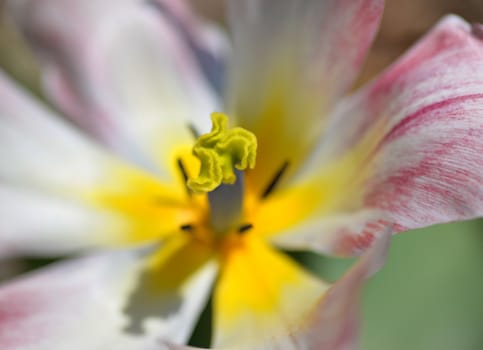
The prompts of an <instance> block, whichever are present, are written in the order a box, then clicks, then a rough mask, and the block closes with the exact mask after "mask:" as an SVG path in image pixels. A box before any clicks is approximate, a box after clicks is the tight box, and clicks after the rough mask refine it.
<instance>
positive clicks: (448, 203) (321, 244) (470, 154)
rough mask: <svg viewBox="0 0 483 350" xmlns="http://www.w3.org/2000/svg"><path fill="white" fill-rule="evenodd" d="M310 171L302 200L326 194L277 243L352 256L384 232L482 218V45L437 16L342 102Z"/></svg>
mask: <svg viewBox="0 0 483 350" xmlns="http://www.w3.org/2000/svg"><path fill="white" fill-rule="evenodd" d="M307 164H308V165H307V168H306V169H305V172H303V173H302V175H301V178H300V182H301V183H303V182H304V181H305V183H310V184H311V185H307V191H309V192H308V193H311V194H312V195H313V196H317V193H319V194H321V193H325V194H327V193H329V192H330V194H331V195H330V196H326V197H320V199H319V200H320V201H321V202H323V203H322V205H319V206H317V205H313V206H312V207H311V210H312V212H311V213H305V214H303V215H306V216H305V219H306V220H305V222H303V223H302V225H303V226H304V228H303V229H301V230H300V226H299V227H296V225H295V224H294V225H293V227H292V228H291V229H290V230H293V231H291V233H288V234H286V235H283V234H282V235H281V236H278V237H276V238H275V239H276V240H277V242H278V243H279V244H282V245H290V246H298V247H306V248H308V247H312V248H313V249H316V250H321V251H325V252H336V253H339V254H354V253H357V252H360V251H361V250H363V249H364V247H365V246H367V244H368V243H370V242H371V241H372V240H373V239H374V237H375V236H376V235H377V234H378V233H379V232H380V231H381V230H382V229H384V227H386V226H393V227H394V229H395V231H396V232H398V231H404V230H408V229H413V228H417V227H423V226H427V225H432V224H436V223H442V222H448V221H453V220H464V219H470V218H474V217H478V216H481V215H483V41H482V40H481V38H479V37H478V36H476V35H473V33H472V29H471V26H470V25H469V24H467V23H466V22H464V21H463V20H462V19H460V18H458V17H456V16H448V17H446V18H445V19H443V20H442V21H441V22H440V23H439V24H438V25H437V26H436V27H435V28H434V29H433V30H432V31H431V32H430V33H429V34H428V35H427V36H426V37H424V38H423V39H422V40H421V41H420V42H419V43H418V44H417V45H416V46H415V47H414V48H412V49H411V50H410V51H409V52H408V53H407V54H405V55H404V56H403V57H402V58H401V59H400V60H399V61H398V62H397V63H395V64H394V65H393V66H392V67H390V68H389V69H388V70H387V71H386V72H384V73H383V74H382V75H381V76H380V77H379V78H378V79H376V80H375V81H374V82H373V83H371V84H370V85H368V86H366V87H365V88H364V89H362V90H361V91H359V92H357V93H356V94H355V95H354V96H352V97H349V98H348V99H347V100H346V101H345V102H344V103H343V104H341V106H340V109H338V111H337V112H336V114H335V115H334V119H333V120H332V123H331V126H330V127H329V128H328V131H327V134H326V135H325V137H324V138H323V140H322V142H321V144H320V147H319V149H318V150H317V152H316V153H315V154H314V156H313V158H312V159H310V161H309V162H308V163H307ZM334 164H335V165H334ZM333 169H338V170H337V171H333ZM331 173H333V174H335V175H330V174H331ZM337 174H339V175H337ZM325 178H331V180H330V181H328V182H324V181H322V180H323V179H325ZM321 179H322V180H321ZM329 185H330V186H329ZM301 186H303V185H301ZM317 191H318V192H317ZM300 200H301V197H300ZM327 203H331V204H327ZM279 210H280V208H279ZM303 215H302V216H303ZM317 216H318V218H317ZM344 220H345V221H346V223H344ZM299 221H300V222H302V221H303V220H299ZM297 229H298V230H297ZM300 232H301V233H300Z"/></svg>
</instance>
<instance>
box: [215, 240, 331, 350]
mask: <svg viewBox="0 0 483 350" xmlns="http://www.w3.org/2000/svg"><path fill="white" fill-rule="evenodd" d="M231 249H232V250H231V251H230V252H228V253H227V254H226V257H225V258H224V259H223V260H222V261H221V263H220V266H221V274H220V277H219V280H218V283H217V285H216V287H215V292H214V316H213V317H214V344H213V345H214V346H215V347H220V348H230V346H234V345H236V346H237V347H238V346H239V347H243V346H246V347H247V348H253V347H254V346H255V345H257V344H260V343H265V342H268V341H269V339H270V338H272V337H281V336H283V335H284V334H285V333H286V332H289V331H290V330H291V327H292V326H293V325H294V323H297V322H299V321H300V320H301V319H302V318H303V317H304V316H306V314H307V313H308V312H309V311H310V310H311V309H312V308H313V307H314V306H315V305H316V304H317V302H318V300H319V299H320V298H321V297H322V296H323V295H324V293H325V291H326V290H327V289H328V287H329V286H328V285H327V284H325V283H323V282H322V281H319V280H318V279H317V278H315V277H313V276H311V275H309V274H308V273H306V272H304V271H303V270H302V269H301V268H300V267H299V266H298V265H296V264H295V263H294V262H293V261H291V260H290V259H289V258H288V257H286V256H284V255H283V254H281V253H278V252H276V251H275V250H273V249H272V248H270V247H269V246H268V245H266V243H265V242H262V241H259V240H258V238H256V237H254V236H246V237H245V238H244V239H243V240H242V241H241V242H239V245H238V246H236V247H234V248H231Z"/></svg>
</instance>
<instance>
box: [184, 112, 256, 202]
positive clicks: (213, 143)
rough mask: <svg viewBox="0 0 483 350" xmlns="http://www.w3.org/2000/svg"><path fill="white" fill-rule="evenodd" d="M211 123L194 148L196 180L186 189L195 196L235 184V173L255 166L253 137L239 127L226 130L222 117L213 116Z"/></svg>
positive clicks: (217, 114) (190, 181) (223, 115)
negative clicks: (209, 128)
mask: <svg viewBox="0 0 483 350" xmlns="http://www.w3.org/2000/svg"><path fill="white" fill-rule="evenodd" d="M211 121H212V123H213V126H212V128H211V132H210V133H208V134H204V135H201V136H200V137H199V138H198V140H197V141H196V144H195V146H194V147H193V155H195V156H196V157H197V158H198V159H199V160H200V162H201V168H200V173H199V175H198V177H197V178H196V179H189V180H188V187H189V188H190V189H191V190H193V191H194V192H198V193H206V192H211V191H213V190H214V189H216V188H217V187H218V186H220V185H221V184H234V183H235V182H236V175H235V169H237V170H245V169H247V168H253V167H254V166H255V158H256V151H257V139H256V137H255V135H254V134H253V133H251V132H249V131H248V130H245V129H243V128H240V127H235V128H231V129H229V128H228V117H227V116H226V115H225V114H223V113H212V114H211Z"/></svg>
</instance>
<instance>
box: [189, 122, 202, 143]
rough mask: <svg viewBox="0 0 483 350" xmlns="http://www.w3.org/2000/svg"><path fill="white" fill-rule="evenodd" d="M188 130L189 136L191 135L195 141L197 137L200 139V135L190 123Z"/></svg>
mask: <svg viewBox="0 0 483 350" xmlns="http://www.w3.org/2000/svg"><path fill="white" fill-rule="evenodd" d="M188 129H189V130H190V132H191V135H193V138H194V139H195V140H196V139H198V137H200V133H199V132H198V130H196V128H195V126H194V125H193V124H191V123H189V124H188Z"/></svg>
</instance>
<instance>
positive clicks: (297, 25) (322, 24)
mask: <svg viewBox="0 0 483 350" xmlns="http://www.w3.org/2000/svg"><path fill="white" fill-rule="evenodd" d="M382 7H383V1H381V0H355V1H354V0H349V1H346V0H343V1H335V0H330V1H318V0H302V1H288V0H281V1H272V0H249V1H238V0H232V1H230V10H231V11H230V14H231V16H230V20H231V21H230V23H231V27H232V32H233V45H234V50H233V51H234V52H233V61H232V62H231V64H232V66H231V67H230V71H229V74H230V76H229V82H228V93H227V105H228V112H229V113H231V114H233V115H234V116H236V118H237V121H238V123H239V124H240V125H241V126H243V127H245V128H247V129H248V130H250V131H253V132H254V133H255V134H256V135H257V137H258V140H259V148H258V159H259V161H258V163H257V167H256V168H255V169H254V171H253V172H252V173H251V175H250V176H248V178H247V182H248V184H249V186H252V187H253V188H254V190H255V191H256V192H257V193H261V192H262V191H263V188H264V187H265V186H267V185H268V183H269V182H270V179H271V178H272V177H273V176H274V174H275V173H276V172H277V171H278V170H279V168H280V167H281V166H282V164H284V163H285V162H287V161H288V162H289V163H290V167H289V171H290V172H291V171H292V169H295V168H296V167H297V165H298V164H299V163H300V161H301V160H303V159H304V158H305V156H307V154H308V152H309V150H310V149H311V148H312V146H313V145H314V143H315V142H316V141H317V139H318V137H319V136H320V134H321V132H322V130H323V128H324V126H325V123H326V119H327V118H326V116H327V114H328V111H329V110H330V109H332V107H333V106H334V103H335V102H336V101H337V100H338V98H339V97H340V96H341V95H342V94H343V93H345V92H346V91H347V90H348V88H349V87H350V85H351V83H352V82H353V80H354V78H355V77H356V74H357V73H358V71H359V69H360V66H361V64H362V61H363V59H364V57H365V55H366V52H367V49H368V48H369V46H370V44H371V42H372V39H373V37H374V34H375V32H376V30H377V27H378V24H379V20H380V17H381V13H382ZM250 177H252V178H251V179H250Z"/></svg>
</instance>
